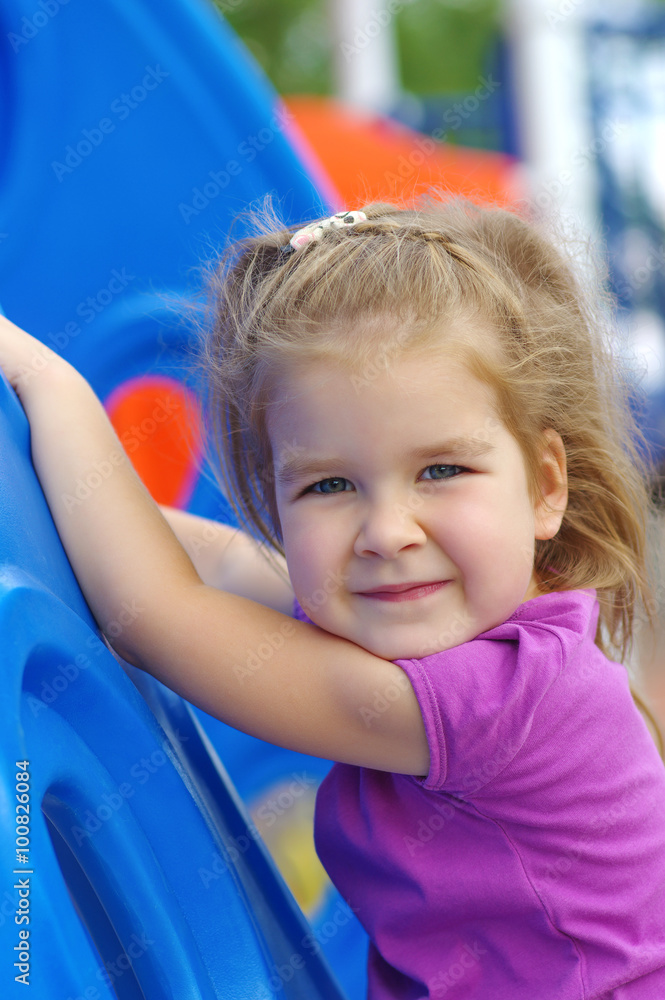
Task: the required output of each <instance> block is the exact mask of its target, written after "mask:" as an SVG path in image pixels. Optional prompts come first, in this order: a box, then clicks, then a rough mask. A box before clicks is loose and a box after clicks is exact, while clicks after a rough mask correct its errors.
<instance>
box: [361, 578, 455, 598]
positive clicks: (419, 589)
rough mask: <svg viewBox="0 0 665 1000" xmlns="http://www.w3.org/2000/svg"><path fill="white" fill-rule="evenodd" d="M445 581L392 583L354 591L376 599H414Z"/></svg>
mask: <svg viewBox="0 0 665 1000" xmlns="http://www.w3.org/2000/svg"><path fill="white" fill-rule="evenodd" d="M447 582H448V581H447V580H437V581H436V582H434V583H394V584H391V585H390V586H385V587H382V588H381V589H380V590H365V591H362V590H361V591H357V592H356V593H357V594H358V596H359V597H370V598H372V599H373V600H376V601H415V600H417V599H418V598H419V597H425V596H427V594H433V593H434V592H435V591H437V590H440V588H441V587H443V586H445V584H446V583H447Z"/></svg>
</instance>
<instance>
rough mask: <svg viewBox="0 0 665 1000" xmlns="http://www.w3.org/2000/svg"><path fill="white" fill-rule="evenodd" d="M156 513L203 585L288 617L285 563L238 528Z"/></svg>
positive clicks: (173, 511)
mask: <svg viewBox="0 0 665 1000" xmlns="http://www.w3.org/2000/svg"><path fill="white" fill-rule="evenodd" d="M160 510H161V512H162V514H163V515H164V517H165V518H166V520H167V521H168V523H169V524H170V526H171V528H172V529H173V532H174V534H175V536H176V538H177V539H178V541H179V542H180V544H181V545H182V547H183V548H184V549H185V551H186V552H187V555H188V556H189V558H190V559H191V560H192V562H193V564H194V568H195V569H196V572H197V573H198V575H199V576H200V577H201V580H202V581H203V582H204V583H207V584H208V585H209V586H211V587H216V588H217V589H218V590H225V591H227V592H228V593H230V594H237V595H238V596H239V597H249V598H251V599H252V600H253V601H258V603H259V604H265V605H266V607H268V608H274V609H275V611H282V612H283V613H284V614H286V615H291V613H292V610H293V596H294V595H293V588H292V587H291V583H290V581H289V574H288V570H287V568H286V560H285V559H284V558H283V557H282V556H280V555H279V554H278V553H277V552H275V553H272V554H271V560H272V562H269V561H268V557H267V556H266V555H265V553H264V550H263V549H262V548H261V546H260V545H259V544H258V542H255V541H254V539H253V538H251V537H250V535H248V534H247V533H246V532H244V531H241V529H240V528H232V527H231V526H230V525H228V524H221V523H220V522H218V521H211V520H209V519H208V518H205V517H198V516H197V515H196V514H189V513H187V512H186V511H184V510H178V509H177V508H176V507H165V506H162V505H160Z"/></svg>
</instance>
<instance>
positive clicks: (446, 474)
mask: <svg viewBox="0 0 665 1000" xmlns="http://www.w3.org/2000/svg"><path fill="white" fill-rule="evenodd" d="M430 469H433V470H436V471H435V474H434V475H432V476H430V477H426V478H430V479H438V480H441V479H453V478H454V477H455V476H458V475H459V474H460V472H464V471H465V469H464V466H462V465H428V466H427V468H426V469H425V472H429V471H430Z"/></svg>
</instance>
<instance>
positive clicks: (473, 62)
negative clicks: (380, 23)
mask: <svg viewBox="0 0 665 1000" xmlns="http://www.w3.org/2000/svg"><path fill="white" fill-rule="evenodd" d="M500 7H501V5H500V0H457V2H456V3H455V2H452V0H448V2H446V0H415V2H414V3H411V4H409V5H408V6H405V7H404V10H403V11H402V12H401V13H400V15H399V16H398V18H397V43H398V48H399V55H400V68H401V75H402V86H403V87H404V89H405V90H408V91H410V92H411V93H413V94H418V95H423V96H432V95H436V94H446V93H463V92H472V91H473V90H474V89H475V88H476V87H477V86H478V77H479V76H480V75H481V73H483V72H484V71H485V70H486V69H487V63H488V59H489V57H490V56H491V53H492V50H493V47H494V44H495V42H496V39H497V37H498V32H499V14H500Z"/></svg>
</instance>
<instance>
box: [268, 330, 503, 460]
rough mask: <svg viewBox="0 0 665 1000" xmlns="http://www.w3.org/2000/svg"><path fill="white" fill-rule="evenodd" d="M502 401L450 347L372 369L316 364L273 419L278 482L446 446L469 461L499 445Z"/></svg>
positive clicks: (275, 408) (273, 411) (278, 400)
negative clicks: (317, 468) (346, 462)
mask: <svg viewBox="0 0 665 1000" xmlns="http://www.w3.org/2000/svg"><path fill="white" fill-rule="evenodd" d="M500 427H501V424H500V420H499V418H498V415H497V407H496V403H495V394H494V392H493V390H492V389H491V387H490V386H488V385H487V384H485V383H483V382H481V381H480V380H479V379H477V378H476V377H475V376H474V375H473V374H472V373H471V372H470V371H469V369H468V367H467V365H466V364H465V362H464V360H463V352H461V351H459V350H455V347H454V345H453V344H452V343H451V342H450V341H447V342H446V343H445V344H444V345H440V346H439V347H438V348H437V349H430V350H428V351H424V352H421V351H418V352H416V353H413V352H409V353H406V354H403V355H402V356H400V357H398V358H393V359H391V360H390V361H389V362H386V363H383V362H377V363H375V364H374V365H373V366H371V365H368V366H367V367H366V368H365V369H364V370H358V369H354V370H349V369H348V368H345V367H343V366H340V365H333V366H331V365H330V364H326V363H324V362H323V361H320V362H316V363H314V362H312V363H310V364H308V365H306V366H304V367H302V368H301V369H300V370H299V371H298V373H297V374H295V373H294V374H293V375H292V377H290V378H285V379H283V380H282V381H281V385H280V391H279V393H278V394H276V396H275V397H274V401H273V404H272V405H271V407H270V411H269V415H268V432H269V435H270V439H271V444H272V448H273V460H274V464H275V472H276V475H277V477H278V478H290V477H291V475H292V473H294V470H297V469H299V468H302V467H304V465H303V463H304V464H307V463H308V462H309V459H310V458H312V459H313V460H314V462H315V463H316V461H317V460H319V459H323V460H325V462H328V461H333V460H334V459H337V458H339V459H340V460H341V459H346V458H347V457H351V458H353V460H354V461H356V462H357V463H358V464H361V465H362V464H367V465H371V464H373V463H375V462H376V463H379V462H382V461H384V460H386V461H388V460H392V459H393V458H394V457H395V456H399V457H402V456H407V455H409V454H413V455H415V454H416V453H418V454H420V453H421V452H422V453H423V454H425V453H426V452H428V449H431V448H433V447H434V446H435V445H436V446H437V449H436V450H439V451H440V450H442V449H441V448H438V445H440V444H441V445H442V444H444V443H445V444H446V447H447V451H446V453H448V452H450V454H451V456H453V453H455V454H461V453H462V452H463V453H464V454H465V455H467V456H468V457H473V456H477V455H480V454H481V453H485V452H486V451H487V450H488V447H492V446H494V444H495V443H496V440H497V434H498V432H499V429H500Z"/></svg>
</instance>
